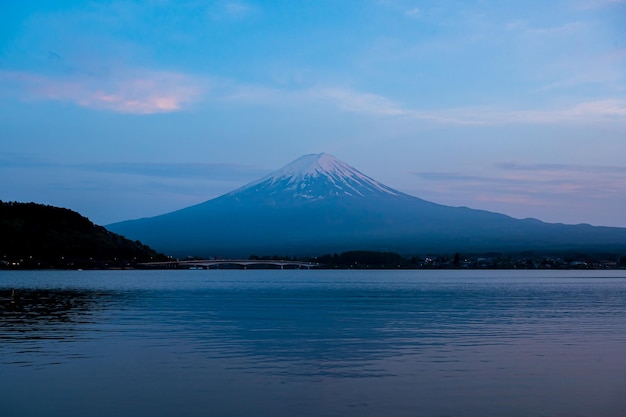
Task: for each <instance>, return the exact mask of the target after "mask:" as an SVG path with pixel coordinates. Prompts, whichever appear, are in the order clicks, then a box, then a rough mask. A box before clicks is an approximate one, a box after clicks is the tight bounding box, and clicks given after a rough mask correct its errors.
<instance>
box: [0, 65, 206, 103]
mask: <svg viewBox="0 0 626 417" xmlns="http://www.w3.org/2000/svg"><path fill="white" fill-rule="evenodd" d="M0 79H1V80H6V81H9V82H11V83H12V87H13V88H12V90H13V92H15V93H16V94H17V95H19V96H20V97H22V98H24V99H29V100H55V101H67V102H72V103H75V104H77V105H79V106H82V107H89V108H96V109H105V110H112V111H116V112H120V113H134V114H152V113H165V112H173V111H179V110H182V108H183V107H184V106H185V105H187V104H189V103H191V102H193V101H194V100H196V99H197V98H198V96H200V94H201V93H202V91H203V83H202V82H201V81H200V80H198V79H194V78H192V77H189V76H186V75H184V74H179V73H174V72H162V71H161V72H159V71H140V70H133V71H120V72H119V73H116V74H114V77H105V78H99V77H89V76H78V77H74V78H69V77H52V76H44V75H39V74H35V73H31V72H25V71H13V72H0Z"/></svg>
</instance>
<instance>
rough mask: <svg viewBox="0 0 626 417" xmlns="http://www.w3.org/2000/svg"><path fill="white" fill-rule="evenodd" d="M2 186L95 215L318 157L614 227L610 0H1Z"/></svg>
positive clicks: (621, 110) (121, 212) (164, 206)
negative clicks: (303, 157) (304, 157)
mask: <svg viewBox="0 0 626 417" xmlns="http://www.w3.org/2000/svg"><path fill="white" fill-rule="evenodd" d="M0 149H1V150H0V199H1V200H4V201H10V200H17V201H35V202H40V203H45V204H52V205H58V206H62V207H68V208H72V209H74V210H76V211H79V212H80V213H81V214H83V215H85V216H87V217H89V218H90V219H91V220H93V221H94V222H96V223H98V224H108V223H112V222H116V221H121V220H127V219H132V218H139V217H148V216H153V215H157V214H162V213H165V212H168V211H172V210H175V209H178V208H183V207H186V206H189V205H192V204H196V203H200V202H202V201H205V200H208V199H210V198H214V197H217V196H219V195H221V194H223V193H225V192H228V191H230V190H232V189H235V188H238V187H240V186H242V185H244V184H246V183H248V182H251V181H253V180H255V179H257V178H258V177H260V176H263V175H265V174H267V173H269V172H270V171H272V170H274V169H277V168H280V167H281V166H283V165H285V164H286V163H288V162H290V161H291V160H293V159H295V158H297V157H299V156H301V155H302V154H307V153H319V152H327V153H330V154H333V155H334V156H336V157H337V158H339V159H341V160H343V161H345V162H347V163H348V164H350V165H353V166H354V167H356V168H357V169H359V170H360V171H362V172H363V173H365V174H367V175H369V176H371V177H373V178H374V179H376V180H378V181H381V182H383V183H385V184H386V185H388V186H391V187H393V188H396V189H398V190H400V191H403V192H406V193H409V194H412V195H415V196H418V197H421V198H424V199H427V200H430V201H434V202H437V203H442V204H448V205H454V206H468V207H472V208H479V209H486V210H490V211H497V212H501V213H505V214H509V215H511V216H514V217H518V218H526V217H535V218H538V219H541V220H544V221H549V222H563V223H591V224H594V225H610V226H623V227H626V215H624V213H625V212H626V0H562V1H561V0H553V1H545V0H543V1H501V0H500V1H490V0H463V1H460V0H459V1H434V0H433V1H426V0H425V1H412V0H406V1H405V0H359V1H351V0H342V1H337V0H335V1H326V0H316V1H278V0H277V1H228V0H224V1H194V0H190V1H170V0H136V1H133V0H127V1H115V0H111V1H83V0H64V1H62V2H59V1H53V0H40V1H37V0H33V1H29V2H17V1H16V2H4V3H3V4H2V5H1V6H0Z"/></svg>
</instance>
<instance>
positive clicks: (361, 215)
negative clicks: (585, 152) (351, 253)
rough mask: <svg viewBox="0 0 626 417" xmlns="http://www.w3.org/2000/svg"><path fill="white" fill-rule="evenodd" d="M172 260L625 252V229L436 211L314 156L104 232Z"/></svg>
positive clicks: (328, 157) (346, 167) (436, 206)
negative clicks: (366, 253) (360, 253)
mask: <svg viewBox="0 0 626 417" xmlns="http://www.w3.org/2000/svg"><path fill="white" fill-rule="evenodd" d="M107 227H108V228H109V229H110V230H112V231H115V232H117V233H120V234H122V235H125V236H128V237H129V238H131V239H139V240H141V241H143V242H146V243H147V244H149V245H151V246H154V247H155V248H158V249H159V250H161V251H164V252H166V253H169V254H172V255H176V256H202V257H206V256H221V257H242V256H244V257H247V256H249V255H251V254H261V255H272V254H279V255H319V254H322V253H332V252H343V251H346V250H352V249H362V250H380V251H394V252H399V253H404V254H411V253H413V254H415V253H445V252H457V251H463V252H487V251H500V252H502V251H518V250H535V251H555V250H559V251H562V250H595V251H604V250H608V251H612V250H626V229H625V228H611V227H594V226H590V225H563V224H550V223H544V222H541V221H539V220H535V219H524V220H519V219H514V218H512V217H509V216H506V215H503V214H497V213H492V212H487V211H483V210H473V209H469V208H466V207H450V206H444V205H440V204H435V203H432V202H429V201H426V200H422V199H420V198H417V197H413V196H410V195H408V194H404V193H402V192H400V191H397V190H394V189H393V188H390V187H388V186H386V185H384V184H381V183H379V182H377V181H375V180H374V179H372V178H370V177H368V176H367V175H365V174H363V173H361V172H360V171H358V170H356V169H355V168H353V167H351V166H349V165H347V164H346V163H344V162H342V161H340V160H338V159H336V158H335V157H333V156H331V155H328V154H325V153H321V154H313V155H305V156H302V157H300V158H298V159H296V160H295V161H293V162H291V163H290V164H288V165H286V166H284V167H283V168H281V169H279V170H277V171H275V172H273V173H271V174H269V175H268V176H266V177H264V178H261V179H259V180H258V181H255V182H253V183H250V184H248V185H246V186H244V187H242V188H239V189H237V190H235V191H232V192H230V193H228V194H225V195H222V196H221V197H218V198H215V199H212V200H209V201H206V202H204V203H201V204H198V205H195V206H191V207H187V208H184V209H182V210H178V211H174V212H171V213H167V214H163V215H160V216H156V217H151V218H144V219H138V220H131V221H125V222H121V223H115V224H111V225H108V226H107Z"/></svg>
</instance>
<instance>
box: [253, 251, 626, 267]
mask: <svg viewBox="0 0 626 417" xmlns="http://www.w3.org/2000/svg"><path fill="white" fill-rule="evenodd" d="M250 259H256V260H259V259H261V260H277V259H283V260H292V261H303V262H316V263H319V264H320V268H326V269H621V268H626V255H623V256H621V257H620V256H618V255H616V254H594V255H589V254H582V253H563V254H556V255H545V254H535V253H533V252H520V253H506V254H505V253H486V254H471V255H463V254H461V253H454V254H444V255H436V254H431V255H414V256H402V255H400V254H398V253H394V252H376V251H348V252H343V253H340V254H337V253H335V254H332V255H331V254H326V255H322V256H317V257H306V256H305V257H293V256H278V255H273V256H257V255H252V256H250Z"/></svg>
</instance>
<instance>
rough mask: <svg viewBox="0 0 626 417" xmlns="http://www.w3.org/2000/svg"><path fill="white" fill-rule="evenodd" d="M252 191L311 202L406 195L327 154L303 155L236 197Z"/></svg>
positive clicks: (239, 191) (238, 191) (241, 189)
mask: <svg viewBox="0 0 626 417" xmlns="http://www.w3.org/2000/svg"><path fill="white" fill-rule="evenodd" d="M252 190H254V191H257V192H261V191H263V192H264V193H269V194H270V195H271V194H276V193H279V192H281V193H284V192H288V193H289V194H290V195H291V197H292V198H304V199H309V200H311V199H320V198H326V197H328V196H333V195H334V196H337V195H347V196H352V197H359V196H361V197H363V196H366V195H367V196H371V195H372V194H383V195H387V196H389V195H391V196H397V195H400V194H402V193H400V192H398V191H396V190H394V189H392V188H389V187H387V186H386V185H383V184H381V183H379V182H378V181H375V180H373V179H372V178H370V177H368V176H367V175H365V174H363V173H362V172H360V171H359V170H357V169H355V168H353V167H351V166H350V165H348V164H346V163H345V162H343V161H340V160H339V159H337V158H335V157H334V156H332V155H329V154H327V153H319V154H309V155H303V156H301V157H300V158H298V159H296V160H294V161H292V162H290V163H289V164H287V165H285V166H284V167H282V168H280V169H278V170H276V171H274V172H272V173H270V174H269V175H267V176H265V177H263V178H261V179H260V180H258V181H255V182H253V183H251V184H248V185H246V186H245V187H243V188H240V189H239V190H236V191H234V192H233V193H232V194H238V193H241V192H244V191H252Z"/></svg>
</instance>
